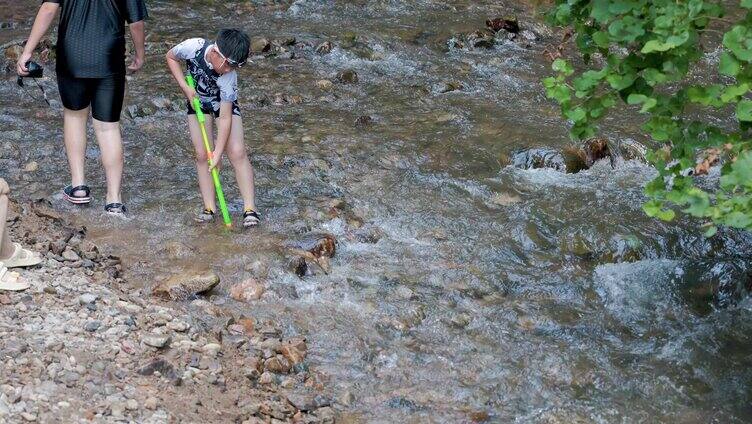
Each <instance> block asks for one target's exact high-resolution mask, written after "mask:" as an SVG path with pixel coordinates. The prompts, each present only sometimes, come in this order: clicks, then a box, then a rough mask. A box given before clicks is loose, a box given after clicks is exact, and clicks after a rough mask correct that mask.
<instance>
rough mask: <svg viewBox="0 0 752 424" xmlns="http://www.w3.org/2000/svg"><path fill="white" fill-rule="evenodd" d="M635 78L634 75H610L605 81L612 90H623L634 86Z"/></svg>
mask: <svg viewBox="0 0 752 424" xmlns="http://www.w3.org/2000/svg"><path fill="white" fill-rule="evenodd" d="M635 79H637V76H636V75H635V74H626V75H621V74H610V75H608V76H607V77H606V81H608V83H609V84H610V85H611V88H613V89H614V90H619V91H621V90H624V89H625V88H627V87H630V86H631V85H632V84H634V82H635Z"/></svg>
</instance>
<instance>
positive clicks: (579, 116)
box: [566, 107, 587, 122]
mask: <svg viewBox="0 0 752 424" xmlns="http://www.w3.org/2000/svg"><path fill="white" fill-rule="evenodd" d="M566 115H567V118H569V119H571V120H572V121H574V122H580V121H583V120H585V118H587V112H586V111H585V109H583V108H582V107H577V108H574V109H572V110H570V111H568V112H567V113H566Z"/></svg>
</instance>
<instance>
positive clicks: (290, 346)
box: [0, 200, 348, 423]
mask: <svg viewBox="0 0 752 424" xmlns="http://www.w3.org/2000/svg"><path fill="white" fill-rule="evenodd" d="M8 219H9V222H8V225H9V228H10V233H11V234H12V236H13V238H14V240H18V241H20V242H21V243H23V244H24V245H26V246H29V247H32V248H34V249H35V250H37V251H39V252H41V253H42V254H43V255H44V256H45V261H44V262H43V264H42V265H41V266H39V267H36V268H33V269H28V270H22V271H21V274H22V276H23V277H24V278H26V279H27V280H28V281H30V282H31V285H32V287H31V288H30V289H29V290H27V291H25V292H21V293H3V294H0V305H1V306H0V315H1V316H2V318H0V355H1V356H2V360H1V361H0V381H1V385H0V422H8V423H16V422H48V423H53V422H54V423H60V422H79V421H82V420H86V421H87V422H88V421H93V422H138V423H164V422H195V423H228V422H237V423H283V422H298V423H331V422H334V417H335V410H334V409H333V406H335V405H333V402H332V400H331V399H330V398H329V397H327V395H326V390H325V382H326V377H325V376H324V375H321V374H319V373H317V372H316V371H314V370H312V369H309V367H308V365H307V363H306V361H305V357H306V351H307V345H306V341H305V339H303V338H293V339H283V338H282V330H281V329H280V328H278V327H275V325H274V324H273V323H271V322H264V321H260V320H257V319H255V318H254V317H253V316H233V315H232V314H230V313H227V312H225V311H223V310H222V309H221V308H220V307H218V306H216V305H213V304H212V303H210V302H208V301H207V300H205V299H203V298H202V297H196V296H194V300H193V301H192V302H191V303H190V304H188V305H187V306H186V308H191V309H196V310H202V311H204V314H199V313H189V311H187V310H184V309H182V308H183V306H181V305H186V304H185V303H182V304H179V303H169V302H168V301H166V300H163V299H161V298H158V297H155V296H152V295H151V294H150V293H148V290H147V289H146V288H136V287H134V286H133V285H131V284H129V282H128V281H126V280H124V279H123V278H122V277H121V271H122V268H121V267H122V265H121V264H120V259H119V258H118V257H116V256H112V255H105V254H102V253H101V252H100V251H99V249H98V247H97V246H96V245H95V244H93V243H91V242H90V241H89V240H87V238H86V228H83V227H80V226H75V225H73V224H71V223H70V222H69V221H68V220H67V219H66V218H65V217H64V216H62V215H61V214H59V213H58V212H57V211H55V210H54V209H53V208H51V207H50V205H49V204H48V203H47V202H46V201H43V200H40V201H35V202H31V203H25V204H13V205H12V210H11V213H10V214H9V218H8ZM341 402H344V403H347V402H348V400H347V399H344V400H341Z"/></svg>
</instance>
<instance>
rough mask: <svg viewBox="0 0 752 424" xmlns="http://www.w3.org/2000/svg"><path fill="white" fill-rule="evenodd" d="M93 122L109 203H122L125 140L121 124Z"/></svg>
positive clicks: (94, 120)
mask: <svg viewBox="0 0 752 424" xmlns="http://www.w3.org/2000/svg"><path fill="white" fill-rule="evenodd" d="M93 122H94V133H95V134H96V136H97V141H98V142H99V150H100V152H101V155H102V165H103V166H104V173H105V178H106V179H107V203H122V200H121V198H120V184H121V182H122V179H123V140H122V138H121V136H120V123H119V122H103V121H98V120H96V119H93Z"/></svg>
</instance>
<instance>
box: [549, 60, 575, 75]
mask: <svg viewBox="0 0 752 424" xmlns="http://www.w3.org/2000/svg"><path fill="white" fill-rule="evenodd" d="M551 69H553V70H554V71H556V72H560V73H562V74H564V75H566V76H570V75H572V74H573V73H574V68H572V65H570V64H569V62H567V61H566V60H564V59H556V60H554V63H552V64H551Z"/></svg>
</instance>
